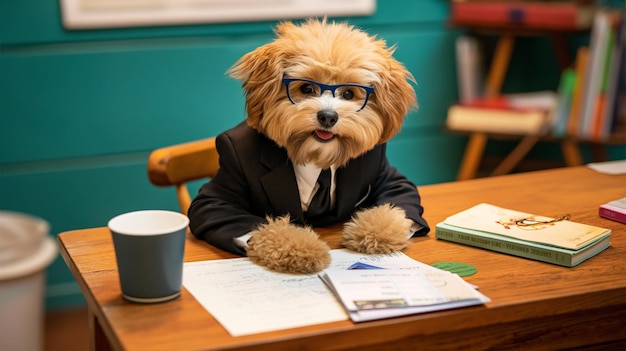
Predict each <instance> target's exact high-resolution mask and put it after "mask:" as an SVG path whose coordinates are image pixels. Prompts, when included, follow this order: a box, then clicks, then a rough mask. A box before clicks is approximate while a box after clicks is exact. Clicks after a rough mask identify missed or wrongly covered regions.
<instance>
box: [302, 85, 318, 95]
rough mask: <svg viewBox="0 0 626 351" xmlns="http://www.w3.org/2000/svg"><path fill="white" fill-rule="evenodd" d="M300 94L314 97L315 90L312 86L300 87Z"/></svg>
mask: <svg viewBox="0 0 626 351" xmlns="http://www.w3.org/2000/svg"><path fill="white" fill-rule="evenodd" d="M300 92H301V93H302V94H305V95H314V94H315V88H314V87H313V85H311V84H302V85H301V86H300Z"/></svg>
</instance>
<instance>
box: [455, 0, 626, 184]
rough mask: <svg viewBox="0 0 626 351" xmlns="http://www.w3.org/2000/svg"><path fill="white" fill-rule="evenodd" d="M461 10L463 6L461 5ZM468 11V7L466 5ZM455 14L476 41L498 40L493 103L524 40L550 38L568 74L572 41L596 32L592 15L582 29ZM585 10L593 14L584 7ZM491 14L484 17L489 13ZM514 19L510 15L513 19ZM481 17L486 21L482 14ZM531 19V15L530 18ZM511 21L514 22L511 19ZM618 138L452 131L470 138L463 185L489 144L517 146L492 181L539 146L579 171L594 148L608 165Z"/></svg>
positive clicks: (624, 134)
mask: <svg viewBox="0 0 626 351" xmlns="http://www.w3.org/2000/svg"><path fill="white" fill-rule="evenodd" d="M573 3H575V4H577V5H580V6H583V5H584V6H587V5H589V3H588V2H581V3H576V2H573ZM457 5H458V4H457ZM462 5H463V6H467V5H468V4H467V3H462ZM452 6H453V7H452V14H451V19H450V21H449V25H450V26H451V27H455V28H459V29H462V30H464V31H465V32H467V34H468V35H473V36H493V37H495V38H497V43H496V46H495V49H494V51H493V54H492V57H491V63H490V66H489V68H488V71H487V74H486V77H485V79H484V97H485V98H493V97H497V96H500V95H501V90H502V86H503V83H504V81H505V79H506V75H507V70H508V68H509V63H510V61H511V57H512V54H513V49H514V47H515V42H516V39H518V38H520V37H525V36H534V37H537V36H542V37H548V38H549V39H550V41H551V43H552V46H553V49H554V50H553V54H554V55H555V56H556V59H557V62H558V64H559V68H560V70H561V71H564V70H565V69H567V68H573V67H574V63H575V58H574V57H573V56H572V55H571V54H570V48H569V47H568V43H567V37H568V36H570V35H579V34H585V33H589V32H590V31H591V30H592V25H593V16H592V15H588V16H587V17H585V18H586V20H585V21H582V22H581V21H579V22H577V23H573V22H571V20H570V22H565V21H562V22H559V21H551V22H549V21H548V22H545V23H534V22H531V21H530V20H529V21H528V22H524V21H513V22H511V21H509V22H507V21H506V20H498V19H497V17H496V16H495V15H494V14H496V12H491V13H490V17H489V18H485V19H484V20H483V21H481V20H474V21H472V20H467V18H464V17H463V16H459V15H458V13H455V10H457V9H455V7H454V6H455V2H453V3H452ZM585 9H586V10H587V9H589V8H588V7H585ZM485 12H486V11H483V13H485ZM509 15H510V14H509ZM480 16H484V15H483V14H481V15H480ZM527 18H528V19H531V17H530V15H529V16H528V17H527ZM508 19H509V20H511V18H508ZM623 129H625V128H622V131H619V132H616V133H613V134H612V135H611V136H610V137H608V138H603V139H602V140H600V139H593V138H585V137H581V136H580V135H577V134H572V133H566V134H561V135H559V136H557V135H555V134H553V133H552V132H551V131H549V130H548V131H546V130H542V131H537V132H533V133H525V134H517V135H512V134H505V133H501V134H500V133H493V132H485V131H484V130H481V129H479V128H478V129H476V130H461V131H459V130H450V132H453V133H462V134H466V135H468V141H467V145H466V147H465V151H464V155H463V158H462V161H461V165H460V168H459V172H458V174H457V179H458V180H463V179H471V178H476V176H477V174H478V170H479V167H480V165H481V161H482V158H483V156H484V155H483V154H484V152H485V148H486V146H487V143H488V141H489V140H492V139H493V140H501V139H508V140H515V141H516V142H517V144H516V146H515V147H514V148H513V149H512V150H511V151H510V152H509V153H508V154H507V155H506V156H505V157H503V158H502V160H501V161H500V163H499V164H498V165H497V166H496V167H495V168H494V169H493V170H492V171H491V173H490V175H502V174H507V173H510V172H511V171H513V169H514V168H515V167H516V166H517V165H518V164H519V163H520V162H521V161H522V160H523V159H524V158H525V157H526V156H527V155H528V153H529V152H530V150H531V149H532V148H533V147H534V146H535V145H536V144H537V143H538V142H540V141H547V142H552V143H558V144H559V146H560V150H561V153H562V156H563V161H564V163H565V165H566V166H577V165H581V164H583V162H584V159H583V157H582V153H581V146H582V145H583V144H586V145H588V146H589V147H590V150H591V152H592V156H593V157H594V161H603V160H606V159H607V156H606V152H605V148H606V146H607V145H626V130H623Z"/></svg>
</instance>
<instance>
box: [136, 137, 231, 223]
mask: <svg viewBox="0 0 626 351" xmlns="http://www.w3.org/2000/svg"><path fill="white" fill-rule="evenodd" d="M218 169H219V156H218V154H217V149H216V148H215V138H208V139H202V140H197V141H192V142H188V143H184V144H177V145H172V146H167V147H163V148H160V149H156V150H154V151H152V153H151V154H150V157H149V158H148V178H149V179H150V182H151V183H152V184H154V185H156V186H161V187H168V186H174V187H176V196H177V197H178V204H179V205H180V210H181V212H182V213H183V214H185V215H187V210H188V209H189V205H191V197H190V196H189V190H188V189H187V185H186V184H187V183H188V182H190V181H194V180H199V179H203V178H207V179H208V178H213V176H215V173H217V170H218Z"/></svg>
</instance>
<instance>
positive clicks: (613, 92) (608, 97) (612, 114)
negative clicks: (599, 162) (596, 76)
mask: <svg viewBox="0 0 626 351" xmlns="http://www.w3.org/2000/svg"><path fill="white" fill-rule="evenodd" d="M610 39H611V43H610V45H612V46H611V50H610V52H607V66H606V67H605V72H604V74H605V76H604V82H603V84H604V85H603V89H604V90H603V95H604V108H603V109H602V111H601V112H600V114H599V115H598V120H597V121H596V130H595V131H594V139H596V140H599V141H605V140H607V139H609V138H610V136H611V133H612V132H613V127H614V126H615V120H616V111H617V105H618V103H619V102H618V99H617V95H618V86H619V77H620V72H621V74H624V72H623V57H624V50H625V48H626V45H625V44H626V43H625V41H626V21H625V20H624V17H622V18H621V21H620V23H619V24H617V25H616V26H615V29H614V31H613V32H612V37H611V38H610ZM609 55H610V56H609Z"/></svg>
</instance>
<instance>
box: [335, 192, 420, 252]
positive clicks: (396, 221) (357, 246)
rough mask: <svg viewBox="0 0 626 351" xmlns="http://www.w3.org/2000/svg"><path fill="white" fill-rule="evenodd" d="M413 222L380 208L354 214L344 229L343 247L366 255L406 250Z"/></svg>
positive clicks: (391, 208)
mask: <svg viewBox="0 0 626 351" xmlns="http://www.w3.org/2000/svg"><path fill="white" fill-rule="evenodd" d="M412 224H413V221H412V220H411V219H408V218H406V216H405V213H404V210H403V209H401V208H400V207H395V206H392V205H390V204H384V205H380V206H377V207H373V208H370V209H367V210H363V211H360V212H357V213H356V214H355V215H354V216H353V217H352V219H351V220H350V221H349V222H347V223H346V224H345V225H344V228H343V240H342V244H343V246H344V247H346V248H348V249H351V250H354V251H357V252H362V253H367V254H386V253H390V252H395V251H400V250H402V249H404V248H405V247H407V246H409V233H410V230H411V225H412Z"/></svg>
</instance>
